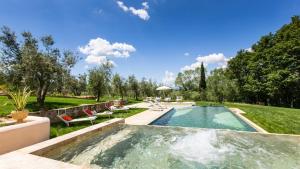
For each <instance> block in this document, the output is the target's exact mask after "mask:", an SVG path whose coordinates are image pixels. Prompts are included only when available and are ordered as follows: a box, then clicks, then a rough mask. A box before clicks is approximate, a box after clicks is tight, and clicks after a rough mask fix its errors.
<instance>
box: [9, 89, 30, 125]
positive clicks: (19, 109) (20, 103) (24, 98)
mask: <svg viewBox="0 0 300 169" xmlns="http://www.w3.org/2000/svg"><path fill="white" fill-rule="evenodd" d="M6 93H7V94H8V97H9V100H10V101H11V103H12V104H13V106H14V108H15V110H13V111H12V112H11V116H12V118H13V119H14V120H16V121H17V123H22V122H23V120H24V119H25V118H26V117H27V116H28V113H29V111H28V110H27V109H25V107H26V105H27V103H28V99H29V97H30V94H31V91H30V90H28V88H27V87H25V88H24V89H23V91H21V90H18V91H17V92H11V91H6Z"/></svg>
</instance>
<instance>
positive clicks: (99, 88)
mask: <svg viewBox="0 0 300 169" xmlns="http://www.w3.org/2000/svg"><path fill="white" fill-rule="evenodd" d="M112 67H113V66H112V64H110V63H109V62H107V63H106V64H102V65H100V66H98V67H96V68H93V69H91V70H89V88H90V90H91V91H92V93H93V94H94V96H96V98H97V101H99V100H100V97H101V96H104V94H106V93H108V88H109V85H110V80H111V74H112Z"/></svg>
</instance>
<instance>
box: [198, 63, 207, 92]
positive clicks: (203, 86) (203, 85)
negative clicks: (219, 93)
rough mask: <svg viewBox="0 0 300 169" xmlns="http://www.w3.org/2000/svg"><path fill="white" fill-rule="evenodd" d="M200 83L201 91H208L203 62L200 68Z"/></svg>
mask: <svg viewBox="0 0 300 169" xmlns="http://www.w3.org/2000/svg"><path fill="white" fill-rule="evenodd" d="M200 71H201V73H200V83H199V91H200V92H201V91H204V90H205V89H206V78H205V68H204V66H203V62H202V63H201V67H200Z"/></svg>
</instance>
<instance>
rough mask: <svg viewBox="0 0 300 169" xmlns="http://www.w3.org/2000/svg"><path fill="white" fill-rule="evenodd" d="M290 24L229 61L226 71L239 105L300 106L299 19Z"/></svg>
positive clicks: (294, 18)
mask: <svg viewBox="0 0 300 169" xmlns="http://www.w3.org/2000/svg"><path fill="white" fill-rule="evenodd" d="M291 20H292V21H291V23H289V24H286V25H284V26H282V27H281V28H280V29H279V30H278V31H276V33H274V34H273V33H269V34H268V35H266V36H263V37H261V39H260V40H259V41H258V42H257V43H255V44H254V45H253V46H252V50H251V51H245V50H241V51H239V52H238V53H237V56H236V57H234V58H233V59H231V60H230V61H229V63H228V69H227V71H228V73H229V75H230V78H231V79H232V80H235V81H236V82H237V84H238V88H239V91H240V95H241V96H242V99H241V101H245V102H250V103H264V104H273V105H284V106H288V105H289V106H290V107H294V106H295V104H296V106H298V107H299V106H300V18H299V16H294V17H292V19H291Z"/></svg>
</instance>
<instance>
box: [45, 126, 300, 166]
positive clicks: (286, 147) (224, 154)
mask: <svg viewBox="0 0 300 169" xmlns="http://www.w3.org/2000/svg"><path fill="white" fill-rule="evenodd" d="M43 156H44V157H48V158H52V159H55V160H60V161H64V162H69V163H72V164H75V165H79V166H82V167H83V168H91V169H101V168H102V169H111V168H112V169H139V168H142V169H299V166H300V137H297V136H287V135H270V134H260V133H255V132H235V131H232V130H212V129H202V128H201V129H200V128H188V127H160V126H120V127H115V128H112V129H111V131H106V132H105V133H103V132H101V133H94V134H93V135H89V136H82V137H81V138H80V139H77V140H76V141H74V142H70V143H68V144H64V145H61V147H56V148H52V149H51V150H50V151H48V153H46V154H44V155H43Z"/></svg>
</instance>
